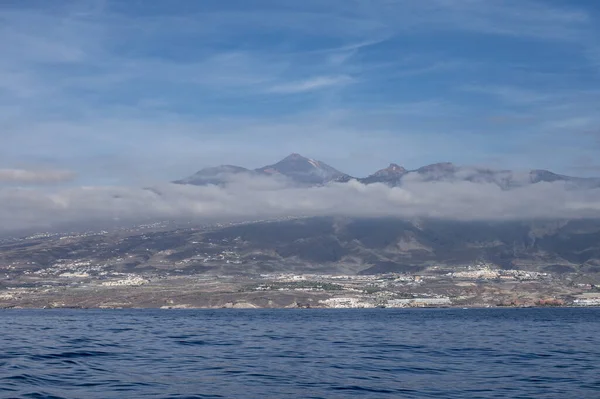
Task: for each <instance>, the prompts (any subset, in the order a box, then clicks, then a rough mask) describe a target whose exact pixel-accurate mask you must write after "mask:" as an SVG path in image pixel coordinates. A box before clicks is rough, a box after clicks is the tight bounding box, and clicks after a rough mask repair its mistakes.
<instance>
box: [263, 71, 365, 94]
mask: <svg viewBox="0 0 600 399" xmlns="http://www.w3.org/2000/svg"><path fill="white" fill-rule="evenodd" d="M352 82H354V79H352V78H351V77H350V76H346V75H341V76H317V77H313V78H310V79H306V80H301V81H296V82H289V83H282V84H278V85H275V86H273V87H271V88H269V89H268V91H269V92H271V93H282V94H291V93H305V92H309V91H315V90H321V89H325V88H329V87H340V86H345V85H348V84H350V83H352Z"/></svg>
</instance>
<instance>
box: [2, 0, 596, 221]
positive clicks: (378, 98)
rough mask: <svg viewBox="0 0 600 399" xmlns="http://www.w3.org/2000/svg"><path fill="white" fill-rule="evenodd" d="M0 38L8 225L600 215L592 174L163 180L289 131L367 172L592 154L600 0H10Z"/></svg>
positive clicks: (352, 170)
mask: <svg viewBox="0 0 600 399" xmlns="http://www.w3.org/2000/svg"><path fill="white" fill-rule="evenodd" d="M0 53H1V54H2V57H0V139H1V140H2V145H0V219H1V220H2V223H1V225H0V232H6V231H17V230H23V229H42V228H44V229H45V228H54V227H56V226H57V225H60V224H65V223H67V224H68V223H71V224H72V225H76V224H79V225H82V224H86V225H88V226H89V225H90V223H91V222H94V221H100V220H104V221H106V220H130V221H136V220H137V221H141V220H149V219H161V218H166V219H170V218H181V217H183V218H187V217H190V218H196V219H197V220H208V219H219V218H220V219H227V218H237V219H240V218H241V219H252V218H254V219H256V218H265V217H266V218H269V217H279V216H290V215H292V216H297V215H303V216H311V215H312V216H319V215H346V216H402V217H441V218H451V219H460V220H472V219H475V220H482V219H494V220H497V219H502V220H506V219H519V218H571V217H600V189H594V190H587V191H577V192H574V191H571V190H569V189H568V188H567V187H565V186H564V185H563V184H562V183H561V182H557V183H540V184H535V185H531V186H526V187H524V188H521V189H518V190H512V191H510V192H505V191H502V190H500V189H499V188H498V187H497V186H495V185H493V184H474V183H470V182H465V181H454V182H433V183H431V182H429V183H427V182H419V181H411V180H410V179H409V180H407V182H406V183H405V184H403V186H402V187H394V188H391V187H386V186H383V185H380V184H375V185H371V186H363V185H361V184H359V183H357V182H351V183H348V184H346V185H340V184H332V185H329V186H326V187H313V188H303V189H300V188H297V187H290V186H289V185H285V184H284V185H280V183H281V182H278V181H275V180H273V181H269V180H264V179H263V178H260V177H255V178H252V179H248V180H245V181H232V182H230V184H228V185H227V186H225V187H215V186H209V187H183V186H176V185H173V184H169V183H168V182H169V181H173V180H176V179H180V178H183V177H186V176H189V175H191V174H193V173H194V172H196V171H197V170H199V169H201V168H204V167H209V166H216V165H220V164H234V165H239V166H244V167H248V168H257V167H261V166H264V165H268V164H273V163H275V162H276V161H278V160H280V159H282V158H283V157H285V156H287V155H288V154H290V153H300V154H302V155H305V156H307V157H310V158H313V159H317V160H321V161H324V162H326V163H328V164H330V165H332V166H334V167H335V168H337V169H339V170H341V171H342V172H345V173H348V174H350V175H353V176H357V177H362V176H366V175H369V174H371V173H373V172H375V171H376V170H378V169H381V168H383V167H386V166H387V165H388V164H389V163H396V164H399V165H402V166H404V167H406V168H407V169H416V168H418V167H421V166H423V165H427V164H431V163H436V162H453V163H455V164H457V165H466V166H486V167H491V168H499V169H500V168H501V169H512V170H515V171H519V173H520V172H523V171H527V170H529V169H549V170H551V171H554V172H557V173H562V174H568V175H575V176H600V160H598V154H599V153H600V112H599V110H600V2H597V1H595V0H570V1H567V0H543V1H541V0H540V1H535V0H427V1H416V0H414V1H413V0H303V1H296V0H293V1H292V0H252V1H248V0H226V1H224V0H202V1H195V0H170V1H150V0H143V1H142V0H129V1H120V0H119V1H116V0H73V1H67V0H53V1H46V0H0ZM147 188H150V189H147Z"/></svg>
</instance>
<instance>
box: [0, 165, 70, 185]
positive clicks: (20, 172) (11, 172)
mask: <svg viewBox="0 0 600 399" xmlns="http://www.w3.org/2000/svg"><path fill="white" fill-rule="evenodd" d="M74 178H75V174H74V173H73V172H69V171H65V170H47V169H46V170H25V169H0V183H1V182H8V183H22V184H44V183H60V182H65V181H70V180H73V179H74Z"/></svg>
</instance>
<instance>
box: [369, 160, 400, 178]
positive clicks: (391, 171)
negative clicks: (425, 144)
mask: <svg viewBox="0 0 600 399" xmlns="http://www.w3.org/2000/svg"><path fill="white" fill-rule="evenodd" d="M405 173H406V169H404V168H403V167H402V166H400V165H398V164H395V163H391V164H390V165H389V166H388V167H387V168H385V169H380V170H378V171H377V172H375V173H374V174H373V176H393V175H403V174H405Z"/></svg>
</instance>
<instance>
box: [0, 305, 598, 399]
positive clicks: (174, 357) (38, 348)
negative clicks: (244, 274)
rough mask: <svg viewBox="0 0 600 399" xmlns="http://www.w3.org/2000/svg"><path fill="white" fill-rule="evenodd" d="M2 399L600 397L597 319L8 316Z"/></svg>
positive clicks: (306, 313)
mask: <svg viewBox="0 0 600 399" xmlns="http://www.w3.org/2000/svg"><path fill="white" fill-rule="evenodd" d="M0 351H1V352H0V397H6V398H11V397H30V398H42V397H60V398H139V397H156V398H184V397H187V398H349V397H365V398H366V397H368V398H384V397H390V398H561V399H564V398H578V399H582V398H595V399H597V398H600V309H493V310H484V309H480V310H475V309H470V310H462V309H456V310H388V309H373V310H264V311H263V310H182V311H179V310H165V311H160V310H133V311H128V310H104V311H100V310H99V311H82V310H46V311H41V310H40V311H20V310H19V311H3V312H0Z"/></svg>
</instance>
